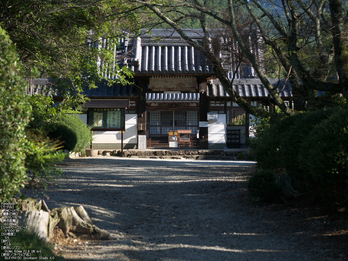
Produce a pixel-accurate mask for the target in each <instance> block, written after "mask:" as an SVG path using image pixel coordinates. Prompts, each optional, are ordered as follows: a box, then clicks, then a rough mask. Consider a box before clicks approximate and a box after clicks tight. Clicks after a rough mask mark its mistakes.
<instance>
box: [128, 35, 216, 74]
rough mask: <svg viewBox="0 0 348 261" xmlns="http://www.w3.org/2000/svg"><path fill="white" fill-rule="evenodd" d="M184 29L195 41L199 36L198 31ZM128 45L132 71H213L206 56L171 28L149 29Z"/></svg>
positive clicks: (129, 64) (200, 37)
mask: <svg viewBox="0 0 348 261" xmlns="http://www.w3.org/2000/svg"><path fill="white" fill-rule="evenodd" d="M185 31H186V33H187V34H189V35H190V36H191V37H192V38H193V39H194V40H195V41H199V40H200V39H202V36H201V35H200V34H199V31H194V30H192V29H190V30H185ZM128 44H129V48H128V50H132V51H131V53H132V56H131V58H130V59H128V66H129V67H130V69H131V70H132V71H134V72H135V73H145V74H148V73H209V74H211V73H212V72H213V67H212V66H211V65H209V64H208V63H207V59H206V58H205V57H204V56H203V55H202V54H201V53H200V52H199V51H197V50H196V49H195V48H194V47H191V46H190V45H188V44H187V43H186V42H185V41H184V40H183V39H182V38H181V36H180V35H179V34H178V33H176V32H175V31H173V30H172V29H152V30H151V33H143V34H142V35H141V36H140V37H138V38H136V39H134V40H133V41H130V42H129V43H128Z"/></svg>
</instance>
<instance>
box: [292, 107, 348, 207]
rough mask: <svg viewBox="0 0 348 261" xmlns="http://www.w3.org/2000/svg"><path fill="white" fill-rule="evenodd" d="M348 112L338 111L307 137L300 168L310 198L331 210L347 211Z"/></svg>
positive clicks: (299, 158) (299, 160) (300, 154)
mask: <svg viewBox="0 0 348 261" xmlns="http://www.w3.org/2000/svg"><path fill="white" fill-rule="evenodd" d="M347 144H348V109H347V108H345V109H338V110H337V111H336V112H335V113H333V114H332V115H331V116H330V117H329V118H328V119H327V120H325V121H323V122H322V123H320V124H319V125H317V126H316V127H315V128H313V129H312V131H311V132H310V133H309V134H308V135H307V138H306V139H305V140H304V141H303V144H302V145H301V148H300V153H299V157H298V162H299V168H301V169H302V171H303V172H305V173H307V175H306V181H307V182H306V184H307V189H308V194H309V195H310V196H311V198H312V199H314V200H319V201H320V202H325V203H326V204H327V206H331V207H334V208H336V207H338V206H340V207H348V146H347Z"/></svg>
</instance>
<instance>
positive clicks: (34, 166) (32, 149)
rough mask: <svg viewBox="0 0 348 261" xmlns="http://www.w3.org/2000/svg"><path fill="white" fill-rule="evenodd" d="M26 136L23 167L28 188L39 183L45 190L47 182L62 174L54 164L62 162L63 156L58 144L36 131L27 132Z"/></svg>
mask: <svg viewBox="0 0 348 261" xmlns="http://www.w3.org/2000/svg"><path fill="white" fill-rule="evenodd" d="M27 136H28V139H27V141H26V147H25V148H26V158H25V167H26V168H27V172H28V175H29V187H30V188H33V187H35V185H37V183H38V182H39V183H40V184H39V185H43V187H44V188H45V189H46V186H47V183H46V182H47V181H51V180H53V179H54V178H55V177H58V176H61V175H62V174H63V170H62V169H59V168H57V167H56V163H57V162H60V161H62V160H63V159H64V158H65V154H64V153H63V151H62V150H60V149H61V145H60V144H59V143H58V142H53V141H51V140H50V139H49V138H47V137H45V136H44V135H42V134H41V133H40V132H38V131H37V133H34V131H29V132H28V135H27ZM40 187H41V186H40Z"/></svg>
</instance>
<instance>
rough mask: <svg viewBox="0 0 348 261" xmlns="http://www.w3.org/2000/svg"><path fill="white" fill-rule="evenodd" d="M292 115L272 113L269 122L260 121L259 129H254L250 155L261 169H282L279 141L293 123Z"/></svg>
mask: <svg viewBox="0 0 348 261" xmlns="http://www.w3.org/2000/svg"><path fill="white" fill-rule="evenodd" d="M294 121H295V119H294V117H292V116H284V117H281V116H280V115H274V117H273V118H272V119H271V120H270V121H269V122H264V123H261V127H258V128H261V131H260V130H258V129H256V137H255V138H254V139H253V140H252V141H251V148H252V155H253V157H254V158H255V160H256V161H257V163H258V165H259V167H260V168H261V169H272V170H275V169H282V168H283V166H282V165H281V160H280V157H281V149H282V148H281V142H282V140H283V139H284V138H285V137H286V135H287V132H288V130H289V128H290V127H291V126H292V125H293V124H294Z"/></svg>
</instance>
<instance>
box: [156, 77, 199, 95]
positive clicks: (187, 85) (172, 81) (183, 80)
mask: <svg viewBox="0 0 348 261" xmlns="http://www.w3.org/2000/svg"><path fill="white" fill-rule="evenodd" d="M196 86H197V79H196V78H195V77H189V76H177V77H173V76H168V77H165V76H158V77H151V78H150V89H151V90H153V91H181V92H195V90H196Z"/></svg>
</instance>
